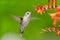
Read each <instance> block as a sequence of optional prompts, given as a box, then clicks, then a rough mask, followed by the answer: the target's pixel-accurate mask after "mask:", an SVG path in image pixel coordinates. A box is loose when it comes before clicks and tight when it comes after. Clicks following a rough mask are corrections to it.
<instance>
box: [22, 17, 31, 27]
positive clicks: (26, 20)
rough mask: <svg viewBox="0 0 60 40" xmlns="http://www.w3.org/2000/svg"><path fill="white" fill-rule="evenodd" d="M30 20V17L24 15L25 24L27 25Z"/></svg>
mask: <svg viewBox="0 0 60 40" xmlns="http://www.w3.org/2000/svg"><path fill="white" fill-rule="evenodd" d="M29 22H30V18H27V17H24V18H23V25H24V26H25V27H26V26H27V25H28V24H29Z"/></svg>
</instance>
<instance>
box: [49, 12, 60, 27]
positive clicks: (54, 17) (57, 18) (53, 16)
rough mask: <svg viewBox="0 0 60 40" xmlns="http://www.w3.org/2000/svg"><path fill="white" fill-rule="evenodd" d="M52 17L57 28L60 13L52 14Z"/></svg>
mask: <svg viewBox="0 0 60 40" xmlns="http://www.w3.org/2000/svg"><path fill="white" fill-rule="evenodd" d="M50 16H51V18H52V19H53V20H54V21H53V25H54V26H56V23H57V21H59V20H60V17H59V16H60V12H56V13H51V14H50Z"/></svg>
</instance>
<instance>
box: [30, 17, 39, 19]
mask: <svg viewBox="0 0 60 40" xmlns="http://www.w3.org/2000/svg"><path fill="white" fill-rule="evenodd" d="M30 19H31V20H39V19H40V18H36V17H31V18H30Z"/></svg>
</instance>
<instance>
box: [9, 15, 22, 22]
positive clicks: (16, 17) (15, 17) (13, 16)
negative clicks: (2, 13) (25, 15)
mask: <svg viewBox="0 0 60 40" xmlns="http://www.w3.org/2000/svg"><path fill="white" fill-rule="evenodd" d="M10 16H11V17H12V18H14V19H15V20H16V21H20V20H21V17H19V16H16V15H10Z"/></svg>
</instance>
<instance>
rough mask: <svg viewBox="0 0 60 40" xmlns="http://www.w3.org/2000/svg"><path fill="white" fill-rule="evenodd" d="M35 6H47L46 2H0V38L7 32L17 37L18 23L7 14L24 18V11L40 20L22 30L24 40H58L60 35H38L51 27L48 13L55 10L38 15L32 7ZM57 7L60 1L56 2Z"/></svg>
mask: <svg viewBox="0 0 60 40" xmlns="http://www.w3.org/2000/svg"><path fill="white" fill-rule="evenodd" d="M37 4H41V5H47V0H0V37H2V36H4V35H5V34H6V33H8V32H15V33H17V34H18V35H19V23H18V22H17V21H16V20H14V19H13V18H12V17H11V16H9V14H13V15H17V16H24V14H25V12H26V11H31V12H32V15H31V17H37V18H40V19H39V20H32V21H31V22H30V23H29V25H28V26H27V28H25V29H24V34H23V37H24V38H25V39H26V40H60V35H59V36H56V34H55V33H54V32H47V33H40V32H41V29H42V28H45V27H47V26H49V27H53V25H52V22H53V20H52V19H51V17H50V16H49V15H48V13H50V12H56V10H54V9H53V10H46V11H45V13H43V14H42V15H40V14H37V13H36V12H35V10H34V8H33V7H32V6H33V5H37ZM57 5H60V0H57ZM58 24H59V23H58ZM58 24H57V25H58Z"/></svg>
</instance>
